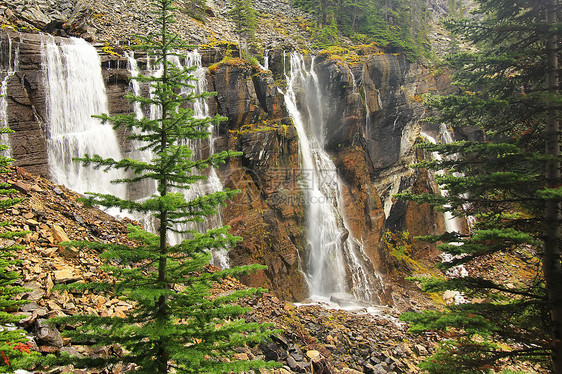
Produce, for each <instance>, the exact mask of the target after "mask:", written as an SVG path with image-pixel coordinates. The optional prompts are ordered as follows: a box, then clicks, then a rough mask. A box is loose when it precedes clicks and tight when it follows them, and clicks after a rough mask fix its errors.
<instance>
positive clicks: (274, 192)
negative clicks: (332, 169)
mask: <svg viewBox="0 0 562 374" xmlns="http://www.w3.org/2000/svg"><path fill="white" fill-rule="evenodd" d="M7 37H8V34H6V33H1V34H0V39H1V40H2V41H3V42H5V41H6V40H7ZM10 37H11V38H12V39H13V40H18V41H21V42H19V45H20V59H21V62H20V70H19V71H18V72H16V74H15V75H14V76H13V77H12V78H11V79H10V82H9V89H8V97H7V100H8V102H9V114H8V116H9V125H10V127H11V128H13V129H14V130H16V133H15V134H13V135H12V137H11V144H12V149H13V155H14V158H15V159H16V160H17V161H16V164H17V165H18V166H23V167H25V168H26V169H28V170H29V171H32V172H34V173H38V174H41V175H43V176H47V177H48V175H49V172H48V166H47V156H46V145H45V144H46V143H45V133H46V131H47V130H46V129H47V126H46V124H45V118H47V116H46V110H47V108H45V88H44V86H43V77H42V69H41V54H40V44H41V42H40V40H41V39H40V36H38V35H34V34H10ZM200 52H201V53H202V54H203V61H205V62H206V64H207V65H211V66H210V73H209V77H208V78H209V79H208V82H209V90H210V91H216V92H217V96H216V97H215V98H213V99H211V100H210V107H211V110H212V112H213V113H212V114H214V113H219V114H221V115H223V116H226V117H228V120H227V121H226V122H225V123H223V125H221V127H220V129H218V138H217V140H216V144H215V147H216V149H217V150H222V149H233V150H238V151H242V152H243V155H242V156H240V157H238V158H236V159H233V160H231V161H230V162H229V163H228V164H227V165H225V166H223V167H221V169H220V170H219V175H220V177H221V180H222V181H223V184H224V186H225V187H228V188H232V189H240V190H241V192H240V194H239V195H238V196H237V197H236V198H235V199H234V200H233V201H232V202H231V203H230V204H229V205H228V206H227V207H226V209H225V210H224V221H225V223H226V224H228V225H230V226H231V227H232V232H233V233H235V234H237V235H240V236H242V237H243V238H244V241H243V242H242V243H241V244H239V245H238V246H237V247H236V248H234V249H233V250H232V251H231V253H230V257H231V261H232V263H233V264H234V265H238V264H244V263H255V262H258V263H262V264H265V265H267V266H268V269H267V270H265V271H262V272H261V273H259V274H257V275H254V276H252V277H249V278H247V279H246V280H245V281H246V283H248V284H250V285H253V286H265V287H267V288H270V289H271V290H273V291H275V292H276V293H278V294H279V295H280V296H282V297H284V298H287V299H293V300H302V299H303V298H305V297H306V295H307V287H306V282H305V279H304V276H303V273H302V270H303V269H302V267H303V266H304V264H302V261H301V259H302V258H305V256H304V254H305V252H304V251H305V250H306V248H305V239H304V238H305V236H304V234H305V233H304V211H303V209H304V206H305V204H304V201H303V198H304V197H303V192H302V190H301V188H300V187H299V184H298V180H299V178H301V177H302V176H300V175H299V173H300V172H299V165H300V160H299V151H298V139H297V134H296V131H295V128H294V126H293V124H292V121H291V119H290V118H289V117H288V116H287V114H286V111H285V108H284V100H283V95H282V93H281V91H280V90H279V89H278V88H277V86H276V84H275V82H274V80H273V76H277V77H279V76H282V75H283V71H282V70H281V69H283V64H282V61H279V60H274V61H272V62H271V65H270V66H273V67H274V70H275V69H277V71H274V72H273V73H272V72H265V71H261V70H259V69H258V68H256V67H253V66H250V65H249V64H247V63H246V62H244V61H242V60H238V59H231V60H229V62H228V63H219V61H220V60H221V59H222V55H223V54H224V53H223V52H222V51H220V50H218V49H217V50H215V49H209V50H202V51H200ZM271 55H272V56H275V55H276V56H282V54H281V53H274V52H272V54H271ZM102 67H103V73H104V79H105V81H106V88H107V93H108V95H109V103H110V112H111V114H121V113H127V112H130V111H131V110H132V108H131V107H130V104H129V103H128V102H127V101H126V100H124V99H123V95H124V94H125V93H126V92H127V91H128V90H129V73H128V71H127V69H126V60H125V59H124V58H121V57H119V56H115V55H107V54H102ZM275 67H277V68H275ZM316 70H317V72H318V75H319V77H320V80H321V81H322V82H323V90H324V91H325V92H324V93H325V94H326V95H327V97H328V100H329V108H328V109H329V110H328V111H327V113H328V114H327V115H328V118H327V123H328V126H327V143H326V149H327V150H328V151H329V153H330V154H331V156H332V157H333V158H334V161H335V164H336V166H337V167H338V171H339V175H340V178H341V180H342V181H343V183H344V190H343V194H344V200H345V201H344V204H345V209H346V215H347V219H348V221H349V224H350V228H351V230H352V231H353V234H354V237H356V238H358V239H360V240H362V242H363V243H364V247H365V251H366V254H367V255H368V257H369V258H370V259H371V261H372V263H373V264H374V265H375V267H376V268H377V270H378V272H379V273H381V274H384V273H385V272H386V266H385V264H386V263H387V262H388V259H387V256H388V255H387V253H386V251H385V249H384V247H383V246H382V245H381V236H382V234H383V232H384V230H386V229H387V228H389V227H391V228H393V229H396V230H410V231H412V232H413V233H423V232H426V231H427V230H429V229H431V230H435V225H438V223H436V222H437V220H438V218H436V217H437V216H436V215H435V213H434V212H433V211H432V210H431V208H429V207H424V208H418V207H416V206H414V205H410V204H406V203H399V204H395V203H394V202H393V200H392V198H391V195H392V194H393V193H396V192H399V191H400V190H402V189H404V188H412V187H414V188H417V189H421V190H432V189H434V188H435V186H434V185H432V184H431V183H430V181H429V179H428V176H427V175H424V174H420V173H414V172H413V171H412V170H411V169H410V168H409V165H410V164H411V163H413V161H414V160H415V159H416V152H415V151H414V149H413V147H412V146H413V144H414V142H415V141H416V139H417V138H418V136H419V131H420V123H419V120H420V118H422V117H423V115H424V107H423V105H422V104H421V102H420V100H419V98H420V97H421V96H420V95H422V94H424V93H427V92H439V91H442V90H444V89H445V88H446V87H447V81H446V79H445V78H444V77H435V76H432V75H431V74H430V73H429V72H428V71H427V69H426V68H424V67H423V66H421V65H418V64H412V63H410V62H408V61H407V60H406V59H405V58H404V57H403V56H402V55H393V54H390V55H389V54H381V53H377V54H374V53H366V54H365V55H363V56H362V57H361V59H360V60H359V61H355V62H354V63H353V64H351V65H348V64H346V63H342V62H341V61H336V60H331V59H329V58H324V59H319V60H318V64H317V66H316ZM122 146H123V150H124V152H128V151H131V149H130V147H131V146H130V144H127V143H126V142H125V141H123V144H122Z"/></svg>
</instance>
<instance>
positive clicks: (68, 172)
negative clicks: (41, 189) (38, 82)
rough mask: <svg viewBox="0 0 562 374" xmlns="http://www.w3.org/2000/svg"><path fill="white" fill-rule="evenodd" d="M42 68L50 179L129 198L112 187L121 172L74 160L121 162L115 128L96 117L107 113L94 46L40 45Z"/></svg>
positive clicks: (76, 42) (51, 41)
mask: <svg viewBox="0 0 562 374" xmlns="http://www.w3.org/2000/svg"><path fill="white" fill-rule="evenodd" d="M41 52H42V64H43V69H44V72H45V86H46V87H47V90H46V91H47V93H48V94H47V98H46V99H47V110H48V119H47V132H48V139H47V149H48V159H49V169H50V173H51V178H52V179H53V180H54V181H55V182H56V183H59V184H64V185H65V186H66V187H68V188H70V189H72V190H74V191H77V192H80V193H84V192H87V191H95V192H98V193H106V194H112V195H115V196H118V197H120V198H125V195H126V188H125V186H123V185H121V184H112V183H110V181H111V180H114V179H118V178H120V177H121V176H120V172H119V171H117V170H110V171H108V172H104V171H103V170H101V169H98V170H96V169H94V168H92V167H88V166H82V165H81V164H80V163H79V162H76V161H73V158H74V157H83V156H84V155H85V154H88V155H90V156H92V155H94V154H98V155H100V156H102V157H103V158H113V159H115V160H119V159H121V151H120V149H119V144H118V140H117V136H116V134H115V131H114V130H113V128H112V127H111V126H109V125H103V124H102V123H101V121H100V120H98V119H96V118H92V116H93V115H97V114H102V113H108V112H109V110H108V105H107V96H106V92H105V86H104V82H103V77H102V73H101V63H100V59H99V57H98V54H97V52H96V50H95V48H94V47H93V46H91V45H90V44H88V43H87V42H85V41H84V40H82V39H78V38H71V39H69V40H62V41H61V42H60V44H57V43H56V41H55V38H53V37H44V38H43V39H42V41H41Z"/></svg>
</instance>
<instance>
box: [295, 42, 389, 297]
mask: <svg viewBox="0 0 562 374" xmlns="http://www.w3.org/2000/svg"><path fill="white" fill-rule="evenodd" d="M290 64H291V69H290V74H289V76H288V77H287V91H286V93H285V104H286V105H287V110H288V111H289V114H290V116H291V117H292V119H293V123H294V125H295V128H296V130H297V133H298V135H299V147H300V154H301V166H302V173H303V185H302V187H303V189H304V190H305V204H306V207H305V210H306V228H307V234H306V239H307V243H308V246H307V270H306V274H307V281H308V285H309V291H310V295H311V296H312V297H320V298H325V297H330V296H331V295H334V294H345V293H348V292H351V293H352V294H353V296H354V297H356V298H357V299H361V300H364V301H373V300H374V299H375V291H376V285H377V284H379V280H378V279H375V276H374V271H372V266H370V267H369V266H368V265H369V262H368V259H367V258H366V256H365V255H364V252H363V247H362V244H361V242H360V241H359V240H357V239H356V238H354V237H353V235H352V233H351V230H350V229H349V227H348V225H347V222H346V219H345V211H344V208H343V197H342V193H341V191H342V186H341V182H340V180H339V177H338V175H337V171H336V167H335V164H334V163H333V161H332V160H331V158H330V156H329V155H328V153H327V152H326V151H325V150H324V149H323V146H324V142H325V135H324V131H325V126H324V113H323V109H324V107H323V102H322V98H323V96H322V93H321V90H320V85H319V82H318V76H317V75H316V73H315V72H314V69H313V65H314V59H313V60H312V62H311V65H310V67H306V66H305V62H304V59H303V57H302V56H301V55H300V54H298V53H295V52H293V53H291V56H290ZM297 102H299V104H301V105H302V107H305V108H306V110H303V111H301V110H299V106H298V104H297ZM348 272H349V275H350V278H351V280H352V287H351V289H349V288H348V285H347V281H346V279H347V274H348Z"/></svg>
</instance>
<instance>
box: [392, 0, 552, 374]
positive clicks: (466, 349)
mask: <svg viewBox="0 0 562 374" xmlns="http://www.w3.org/2000/svg"><path fill="white" fill-rule="evenodd" d="M477 2H478V3H479V5H480V9H479V13H480V15H481V16H479V17H475V18H472V19H460V20H452V21H449V22H448V23H447V26H448V27H449V28H450V29H451V30H452V31H453V32H454V33H456V34H457V35H459V36H461V37H463V38H465V40H466V41H469V42H471V43H473V46H475V47H477V48H476V49H477V50H478V52H460V53H457V54H455V55H452V56H449V57H448V58H447V61H446V62H447V63H448V64H449V66H451V67H452V68H453V69H455V70H456V72H455V74H454V83H455V84H456V85H457V87H458V88H459V92H457V93H455V94H452V95H448V96H440V97H430V98H429V99H428V103H429V105H430V106H432V107H433V108H436V109H438V112H439V115H437V116H436V117H434V118H432V119H431V121H432V122H434V123H435V124H436V125H439V124H447V125H448V126H451V127H453V128H466V127H470V128H473V129H474V128H475V129H478V130H479V131H480V136H479V138H478V139H476V140H474V139H473V140H465V141H457V142H453V143H450V144H429V143H424V144H422V145H421V147H422V148H424V149H425V150H427V151H428V152H438V153H439V154H440V155H441V156H442V157H441V158H440V159H438V160H431V161H429V160H428V161H424V162H421V163H419V164H418V165H415V166H416V167H418V168H426V169H430V170H444V171H446V173H445V174H443V175H441V176H437V177H436V179H437V182H438V183H439V184H440V186H441V188H442V189H444V190H446V191H447V194H446V196H435V195H430V194H424V195H413V194H411V193H405V194H402V198H405V199H408V200H412V201H416V202H420V203H423V202H428V203H430V204H432V205H434V206H440V207H441V208H442V209H443V210H445V211H449V212H451V213H452V214H453V215H454V216H458V217H469V216H470V217H472V218H473V220H474V223H473V224H472V227H471V229H470V232H469V233H468V234H466V233H458V232H448V233H445V234H444V235H440V236H428V237H425V238H424V239H426V240H430V241H433V242H441V243H442V244H441V245H440V246H439V248H440V249H441V250H442V251H443V252H446V253H448V254H450V255H452V257H451V260H450V261H447V262H444V263H442V264H440V266H441V267H442V268H443V269H444V270H447V269H451V268H453V267H454V266H457V265H475V267H476V268H478V264H483V263H484V264H485V263H487V262H489V261H491V260H492V258H494V259H495V261H497V259H498V258H504V259H505V261H510V259H517V261H518V263H520V264H523V265H522V266H521V268H524V269H525V270H524V271H523V269H521V268H520V270H519V273H515V274H509V277H506V276H505V274H501V273H500V274H498V273H495V272H494V269H490V270H489V271H488V272H487V273H486V274H483V273H480V274H479V275H478V276H474V275H473V276H466V277H462V276H460V277H453V278H448V279H446V278H442V279H433V278H429V279H420V280H418V281H419V282H420V283H421V285H422V288H423V289H424V290H426V291H428V292H443V291H445V290H456V291H459V292H461V293H463V294H464V296H465V298H466V299H467V303H465V304H458V305H449V306H448V307H447V308H446V310H444V311H443V312H434V311H431V312H429V311H427V312H424V313H419V314H416V313H405V314H403V315H402V319H403V320H406V321H409V322H411V324H412V325H411V326H412V327H411V328H412V330H413V331H415V332H422V331H428V330H432V331H438V332H440V333H441V334H442V336H443V337H446V339H445V340H444V343H443V344H442V346H441V349H440V350H439V351H438V352H437V353H436V354H435V355H433V356H432V357H430V358H429V359H428V360H426V361H425V362H424V363H423V364H422V365H421V367H422V368H423V369H426V370H428V371H429V372H430V373H452V372H455V373H480V372H482V373H484V372H488V371H490V370H491V369H493V368H496V367H497V365H500V366H501V365H502V364H504V363H506V362H508V361H509V360H513V361H516V360H523V361H532V362H535V363H539V364H541V365H543V366H544V367H545V368H548V369H551V370H553V372H555V373H560V372H561V370H562V365H561V364H560V361H561V360H562V355H561V354H560V344H561V343H560V341H561V340H560V339H561V338H560V330H561V329H560V317H561V316H562V314H561V311H562V298H561V296H560V284H561V282H562V274H561V272H560V201H561V200H560V198H561V195H562V194H560V190H559V187H560V185H561V182H560V176H559V169H560V154H559V147H560V144H559V136H560V134H559V130H555V131H552V130H549V128H551V125H552V124H553V123H555V122H556V123H558V122H559V109H560V103H561V100H560V99H561V96H560V95H559V92H558V89H559V87H558V86H559V83H558V82H557V78H556V79H554V80H553V79H552V75H557V73H558V71H557V68H552V66H553V65H552V64H550V63H549V61H550V60H552V57H553V56H554V57H555V58H556V57H557V56H558V55H559V49H558V47H555V48H552V44H556V43H552V40H553V39H554V40H555V39H556V36H557V35H559V33H560V31H559V30H560V26H559V24H558V23H556V21H555V20H556V18H557V17H558V18H559V16H560V14H559V13H560V12H561V9H560V7H559V6H558V1H557V0H541V1H527V0H515V1H514V0H478V1H477ZM553 14H554V15H555V17H554V21H553V18H552V17H551V16H552V15H553ZM549 16H550V18H549ZM553 81H554V82H555V84H554V85H553V83H552V82H553ZM552 141H554V143H553V144H554V147H550V149H553V148H554V149H556V148H558V151H557V152H550V151H549V147H548V146H547V144H548V143H549V142H552ZM553 165H554V166H553ZM549 168H550V169H555V170H556V169H557V170H558V175H557V176H556V175H555V174H556V173H554V176H553V173H551V172H549ZM546 212H550V213H546ZM549 227H550V228H552V227H553V228H554V229H550V228H549ZM549 241H550V242H551V243H554V245H553V246H552V245H549V244H547V242H549ZM515 269H517V268H515Z"/></svg>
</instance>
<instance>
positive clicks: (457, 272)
mask: <svg viewBox="0 0 562 374" xmlns="http://www.w3.org/2000/svg"><path fill="white" fill-rule="evenodd" d="M420 135H421V136H422V137H423V138H424V139H426V140H427V141H428V142H430V143H432V144H437V141H436V140H435V138H434V137H432V136H431V135H428V134H426V133H423V132H422V133H420ZM439 135H440V138H441V143H444V144H448V143H451V142H453V135H452V134H451V132H450V131H449V129H448V128H447V126H445V124H441V125H440V126H439ZM431 157H432V158H433V159H434V160H437V161H441V160H442V159H443V157H442V156H441V155H440V154H439V153H438V152H431ZM450 157H457V156H456V155H453V156H450ZM444 173H445V172H444V170H439V171H437V172H436V174H437V175H444ZM439 192H440V193H441V196H447V190H444V189H440V191H439ZM443 216H444V219H445V230H446V231H447V232H452V233H460V232H461V231H462V220H461V219H460V218H459V217H455V216H453V215H452V214H451V212H449V211H446V212H444V213H443ZM449 244H453V245H462V243H456V242H451V243H449ZM454 259H455V256H453V255H451V254H450V253H441V261H442V262H451V261H453V260H454ZM447 275H448V276H449V277H452V278H456V277H466V276H468V271H467V270H466V268H465V267H464V265H457V266H454V267H452V268H450V269H449V270H448V271H447ZM454 302H455V304H464V303H466V302H467V300H466V299H465V298H464V295H463V294H462V293H459V292H455V293H454Z"/></svg>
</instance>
